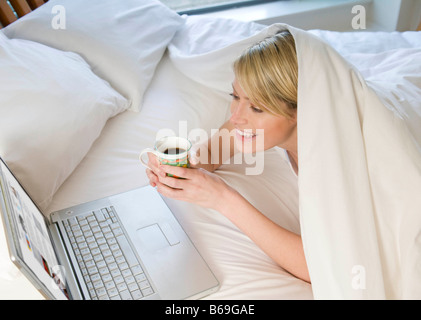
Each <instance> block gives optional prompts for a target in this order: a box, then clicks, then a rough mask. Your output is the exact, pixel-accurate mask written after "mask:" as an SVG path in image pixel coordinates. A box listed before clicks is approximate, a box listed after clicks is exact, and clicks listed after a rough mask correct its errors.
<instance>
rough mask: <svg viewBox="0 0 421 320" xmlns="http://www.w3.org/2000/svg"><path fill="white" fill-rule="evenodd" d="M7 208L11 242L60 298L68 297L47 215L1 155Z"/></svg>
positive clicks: (31, 268) (2, 181) (36, 274)
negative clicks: (29, 194)
mask: <svg viewBox="0 0 421 320" xmlns="http://www.w3.org/2000/svg"><path fill="white" fill-rule="evenodd" d="M0 171H1V172H0V176H2V177H3V178H2V179H0V182H1V183H0V185H1V196H2V198H3V199H1V200H2V201H3V204H4V206H3V208H4V209H5V211H6V212H3V214H4V215H5V217H4V218H5V223H6V220H7V222H8V224H9V226H10V236H9V239H8V241H9V244H12V245H13V246H14V248H15V251H16V254H17V255H18V258H19V259H20V260H21V261H22V262H23V263H24V264H25V265H26V266H22V267H25V268H26V269H29V273H30V274H32V275H33V276H35V277H36V278H37V279H38V283H41V284H42V285H43V286H44V288H46V289H47V290H48V291H49V292H50V294H51V295H52V296H53V297H55V298H57V299H67V298H68V294H67V290H66V287H65V280H64V270H63V268H62V267H61V266H60V265H59V262H58V259H57V256H56V254H55V251H54V248H53V244H52V242H51V238H50V235H49V232H48V229H47V225H46V223H45V220H44V216H43V215H42V213H41V212H40V211H39V210H38V208H37V207H36V206H35V204H34V203H33V202H32V200H31V199H30V198H29V196H28V195H27V194H26V192H25V191H24V190H23V188H22V187H21V186H20V184H19V183H18V181H17V180H16V179H15V177H14V176H13V175H12V173H11V172H10V171H9V169H8V168H7V166H6V165H5V164H4V163H3V161H2V160H1V159H0Z"/></svg>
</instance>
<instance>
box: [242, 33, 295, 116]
mask: <svg viewBox="0 0 421 320" xmlns="http://www.w3.org/2000/svg"><path fill="white" fill-rule="evenodd" d="M234 72H235V76H236V79H237V82H238V83H239V85H240V86H241V88H242V90H243V91H244V92H245V93H246V94H247V96H248V98H249V99H250V101H251V102H252V103H253V104H255V105H256V106H257V107H259V108H261V109H263V110H267V111H268V112H271V113H272V114H275V115H282V116H285V117H287V118H294V117H295V115H296V110H297V89H298V62H297V53H296V50H295V41H294V37H293V36H292V35H291V33H290V32H289V31H288V30H283V31H281V32H279V33H277V34H275V35H273V36H270V37H268V38H266V39H264V40H262V41H260V42H258V43H256V44H254V45H253V46H251V47H250V48H248V49H247V50H245V51H244V52H243V54H242V55H241V56H240V57H239V58H238V59H237V60H236V61H235V62H234Z"/></svg>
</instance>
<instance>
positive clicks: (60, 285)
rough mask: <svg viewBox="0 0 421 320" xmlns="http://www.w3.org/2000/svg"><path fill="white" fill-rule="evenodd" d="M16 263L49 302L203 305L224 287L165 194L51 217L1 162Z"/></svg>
mask: <svg viewBox="0 0 421 320" xmlns="http://www.w3.org/2000/svg"><path fill="white" fill-rule="evenodd" d="M0 189H1V196H0V210H1V213H2V218H3V225H4V229H5V234H6V239H7V242H8V247H9V253H10V257H11V260H12V261H13V263H15V265H16V266H17V267H18V268H19V269H20V270H21V271H22V273H23V274H24V275H25V276H26V277H27V278H29V280H30V281H31V282H32V283H33V285H34V286H35V287H36V288H37V289H38V290H39V291H40V292H41V293H42V294H43V295H44V297H46V298H48V299H60V300H62V299H75V300H82V299H86V300H88V299H89V300H90V299H98V300H101V299H103V300H106V299H111V300H112V299H114V300H117V299H124V300H126V299H133V300H137V299H145V300H150V299H171V300H172V299H175V300H179V299H198V298H201V297H204V296H206V295H209V294H210V293H212V292H215V291H217V290H218V287H219V283H218V280H217V279H216V278H215V276H214V274H213V273H212V271H211V270H210V268H209V266H208V265H207V263H206V262H205V261H204V260H203V258H202V256H201V255H200V254H199V252H198V251H197V249H196V248H195V246H194V245H193V243H192V242H191V241H190V239H189V238H188V236H187V234H186V233H185V232H184V231H183V229H182V227H181V226H180V224H179V223H178V221H177V220H176V218H175V217H174V215H173V214H172V212H171V211H170V210H169V208H168V207H167V205H166V203H165V202H164V200H163V199H162V198H161V196H160V195H159V193H158V192H157V191H156V190H155V189H154V188H152V187H150V186H147V187H143V188H139V189H135V190H132V191H128V192H125V193H121V194H117V195H113V196H110V197H108V198H104V199H99V200H95V201H92V202H89V203H84V204H80V205H77V206H73V207H70V208H67V209H64V210H60V211H57V212H54V213H52V214H51V215H50V218H49V219H47V218H46V217H45V216H44V215H43V214H42V213H41V211H40V210H39V209H38V208H37V206H36V205H35V204H34V202H33V201H32V200H31V198H30V197H29V195H28V194H27V193H26V192H25V190H24V189H23V188H22V186H21V185H20V184H19V182H18V181H17V179H16V178H15V176H14V175H13V173H12V172H11V171H10V170H9V168H8V167H7V165H6V163H5V162H4V161H3V159H1V158H0Z"/></svg>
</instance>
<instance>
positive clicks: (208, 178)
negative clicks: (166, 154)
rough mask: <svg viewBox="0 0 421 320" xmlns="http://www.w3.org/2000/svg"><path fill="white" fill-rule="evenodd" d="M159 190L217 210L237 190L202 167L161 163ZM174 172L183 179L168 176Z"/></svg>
mask: <svg viewBox="0 0 421 320" xmlns="http://www.w3.org/2000/svg"><path fill="white" fill-rule="evenodd" d="M157 173H158V174H157V178H158V179H157V181H155V184H156V187H157V190H158V192H159V193H161V194H162V195H163V196H166V197H169V198H173V199H177V200H182V201H187V202H191V203H195V204H197V205H200V206H202V207H206V208H211V209H214V210H217V211H220V212H221V210H222V209H223V206H224V205H225V204H227V201H229V195H230V194H231V193H232V192H235V190H233V189H232V188H231V187H229V186H228V185H227V184H226V183H225V182H224V181H223V180H222V179H221V178H219V177H218V176H217V175H215V174H213V173H210V172H208V171H206V170H204V169H202V168H199V169H195V168H183V167H174V166H169V165H160V166H159V170H158V171H157ZM167 173H169V174H173V175H175V176H177V177H181V178H183V179H177V178H174V177H169V176H167Z"/></svg>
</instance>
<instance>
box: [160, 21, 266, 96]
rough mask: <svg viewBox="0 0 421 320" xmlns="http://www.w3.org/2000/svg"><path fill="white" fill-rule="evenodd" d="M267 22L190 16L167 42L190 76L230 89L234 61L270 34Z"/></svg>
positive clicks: (180, 67)
mask: <svg viewBox="0 0 421 320" xmlns="http://www.w3.org/2000/svg"><path fill="white" fill-rule="evenodd" d="M268 29H270V28H268V27H267V26H264V25H260V24H257V23H254V22H244V21H239V20H233V19H225V18H213V17H206V16H200V15H199V16H191V17H187V18H186V23H185V25H184V26H183V28H181V29H180V30H179V31H178V32H177V33H176V35H175V36H174V39H173V40H172V41H171V43H170V44H169V46H168V52H169V57H170V59H171V61H172V63H173V64H174V66H175V67H176V68H177V69H178V70H179V71H180V72H182V73H184V74H185V75H186V76H187V77H189V78H191V79H193V80H195V81H197V82H199V83H200V84H203V85H205V86H207V87H210V88H212V89H216V90H219V91H222V92H224V93H230V92H231V91H232V81H233V80H234V71H233V68H232V65H233V63H234V61H235V59H237V57H238V56H240V55H241V53H242V52H243V51H244V50H245V49H246V48H248V47H249V46H251V45H252V44H254V43H255V42H257V41H258V40H261V39H263V38H264V37H265V36H267V35H268V32H267V30H268Z"/></svg>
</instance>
